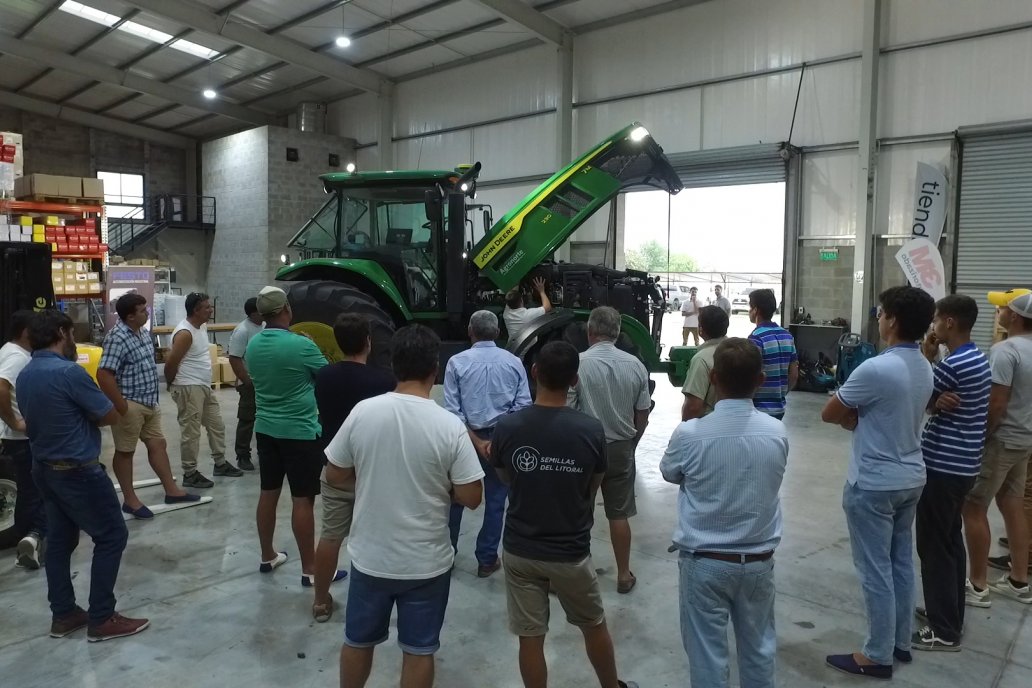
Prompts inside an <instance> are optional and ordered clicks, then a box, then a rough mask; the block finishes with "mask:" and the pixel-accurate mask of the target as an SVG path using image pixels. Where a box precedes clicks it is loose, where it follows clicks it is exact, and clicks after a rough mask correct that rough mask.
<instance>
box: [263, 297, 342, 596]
mask: <svg viewBox="0 0 1032 688" xmlns="http://www.w3.org/2000/svg"><path fill="white" fill-rule="evenodd" d="M256 305H257V307H258V312H259V313H261V314H262V317H263V318H264V319H265V329H264V330H262V331H261V332H259V333H258V334H256V335H255V336H254V337H252V338H251V341H250V342H249V343H248V345H247V351H246V353H245V354H244V361H245V363H246V364H247V371H248V373H249V374H250V375H251V381H252V383H253V384H254V395H255V406H256V412H255V421H254V432H255V437H256V438H257V444H258V471H259V475H260V476H261V494H260V496H259V497H258V509H257V513H256V520H257V526H258V541H259V543H260V545H261V549H262V553H261V563H260V565H259V567H258V570H259V571H261V572H262V573H270V572H271V571H272V570H273V569H275V568H276V567H278V566H280V565H281V564H283V563H284V562H285V561H286V560H287V553H286V552H277V551H276V549H275V548H274V547H273V545H272V540H273V536H274V535H275V534H276V507H277V505H278V504H279V497H280V491H281V490H282V489H283V479H284V478H286V479H287V482H288V483H289V484H290V496H291V499H292V501H293V509H292V511H291V518H290V524H291V527H292V528H293V531H294V540H295V541H296V542H297V549H298V553H299V555H300V557H301V585H302V586H304V587H311V585H312V584H313V575H314V573H315V497H316V495H318V494H319V476H320V474H321V473H322V465H323V458H322V457H323V452H322V444H321V443H320V442H319V435H320V434H321V432H322V428H321V426H320V425H319V409H318V408H317V406H316V403H315V376H316V374H317V373H318V372H319V370H321V369H322V368H323V367H324V366H325V365H326V359H325V358H324V357H323V355H322V352H321V351H319V347H317V346H316V345H315V343H314V342H313V341H312V340H311V339H308V338H307V337H305V336H303V335H300V334H295V333H294V332H291V331H290V321H291V318H292V317H293V313H292V312H291V310H290V303H289V302H288V301H287V295H286V293H285V292H284V291H283V290H282V289H279V288H278V287H264V288H263V289H262V290H261V291H260V292H258V301H257V303H256ZM340 578H343V575H341V576H339V577H336V578H335V580H339V579H340Z"/></svg>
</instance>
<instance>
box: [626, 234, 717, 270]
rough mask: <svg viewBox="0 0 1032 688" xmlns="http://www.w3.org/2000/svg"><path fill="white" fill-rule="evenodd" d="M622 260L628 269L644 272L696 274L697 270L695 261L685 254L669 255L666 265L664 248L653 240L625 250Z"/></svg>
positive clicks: (697, 266)
mask: <svg viewBox="0 0 1032 688" xmlns="http://www.w3.org/2000/svg"><path fill="white" fill-rule="evenodd" d="M624 259H625V261H626V263H627V267H628V268H631V269H633V270H644V271H645V272H696V271H697V270H698V269H699V265H698V263H697V262H696V261H695V259H694V258H692V257H691V256H689V255H688V254H686V253H671V254H670V262H669V264H668V263H667V250H666V247H665V246H663V244H661V243H659V242H658V241H655V240H651V241H646V242H645V243H644V244H642V245H641V246H639V247H638V248H630V249H627V250H626V251H624Z"/></svg>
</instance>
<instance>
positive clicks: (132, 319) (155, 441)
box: [97, 294, 200, 520]
mask: <svg viewBox="0 0 1032 688" xmlns="http://www.w3.org/2000/svg"><path fill="white" fill-rule="evenodd" d="M115 311H116V312H117V313H118V322H117V323H116V324H115V326H114V327H113V328H111V331H110V332H108V334H107V337H105V338H104V353H103V355H102V356H101V357H100V365H99V368H98V370H97V383H98V384H99V385H100V389H101V391H102V392H104V395H105V396H106V397H107V398H108V399H110V400H111V403H112V404H114V405H115V408H116V409H117V410H118V412H119V413H120V414H121V419H120V420H119V421H118V422H117V423H115V424H114V425H112V426H111V437H112V439H113V440H114V442H115V456H114V458H113V459H112V461H111V466H112V469H113V470H114V473H115V477H116V478H117V479H118V484H119V486H120V487H121V488H122V511H123V512H125V513H127V514H130V515H131V516H133V517H134V518H138V519H144V520H146V519H151V518H154V513H153V512H152V511H151V510H150V509H149V508H147V505H146V504H144V503H143V502H142V501H140V498H139V497H137V496H136V490H134V489H133V454H135V453H136V443H137V442H143V446H144V447H146V448H147V461H149V462H150V465H151V468H152V469H154V474H155V475H156V476H157V477H158V480H160V481H161V486H162V487H164V488H165V504H188V503H190V502H196V501H198V500H199V499H200V496H199V495H195V494H189V493H187V492H186V491H185V490H183V489H182V488H181V487H179V486H178V485H176V481H175V478H173V477H172V467H171V466H170V465H169V461H168V448H167V447H168V445H167V443H166V442H165V435H164V434H163V433H162V431H161V409H160V408H159V407H158V366H157V364H156V363H155V362H154V340H153V339H152V338H151V335H150V333H149V332H148V331H146V330H144V329H143V326H144V325H146V324H147V318H148V317H149V315H148V313H147V299H145V298H143V297H142V296H140V295H139V294H124V295H122V296H121V297H119V299H118V301H116V302H115Z"/></svg>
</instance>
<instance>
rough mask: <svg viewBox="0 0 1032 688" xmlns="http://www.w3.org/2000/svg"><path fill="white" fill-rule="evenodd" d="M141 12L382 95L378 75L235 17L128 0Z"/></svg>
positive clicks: (156, 0) (162, 0)
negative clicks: (271, 33)
mask: <svg viewBox="0 0 1032 688" xmlns="http://www.w3.org/2000/svg"><path fill="white" fill-rule="evenodd" d="M128 2H129V4H130V5H132V6H134V7H139V8H140V9H142V10H145V11H147V12H150V13H152V14H155V15H157V16H159V17H164V18H165V19H169V20H171V21H174V22H178V23H180V24H184V25H186V26H189V27H190V28H192V29H195V30H197V31H200V32H201V33H206V34H209V35H212V36H220V37H222V38H224V39H226V40H229V41H232V42H234V43H237V44H239V45H242V46H244V47H247V48H252V49H254V50H259V51H261V52H263V53H266V54H267V55H272V56H273V57H278V58H279V59H281V60H284V61H285V62H289V63H290V64H293V65H297V66H298V67H303V68H305V69H309V70H311V71H313V72H315V73H316V74H319V75H321V76H325V77H328V78H330V79H334V80H336V81H341V82H343V83H346V84H348V85H349V86H355V87H357V88H361V89H362V90H363V91H369V92H370V93H379V92H380V90H381V85H382V82H383V81H385V80H386V79H385V78H384V77H382V76H380V75H379V74H376V73H375V72H371V71H368V70H363V69H358V68H356V67H352V66H351V65H349V64H348V63H346V62H343V61H341V60H336V59H333V58H331V57H327V56H325V55H320V54H318V53H315V52H312V51H311V50H310V49H308V48H306V47H304V46H302V45H300V44H298V43H295V42H294V41H291V40H287V39H285V38H281V37H279V36H273V35H270V34H268V33H266V32H264V31H262V30H261V29H257V28H254V27H252V26H249V25H246V24H241V23H240V22H237V21H234V20H233V18H232V17H229V16H226V17H220V16H219V15H217V14H215V13H212V12H208V11H207V10H204V9H202V8H200V7H196V6H194V5H187V4H186V3H179V2H175V3H173V2H167V0H128Z"/></svg>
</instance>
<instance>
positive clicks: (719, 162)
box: [667, 143, 792, 188]
mask: <svg viewBox="0 0 1032 688" xmlns="http://www.w3.org/2000/svg"><path fill="white" fill-rule="evenodd" d="M791 152H792V147H791V146H789V145H788V144H786V143H763V144H757V145H755V146H737V147H734V148H721V149H718V150H704V151H692V152H689V153H673V154H669V153H668V154H667V159H668V160H670V164H671V165H672V166H673V168H674V171H676V172H677V174H678V176H680V177H681V182H682V183H683V184H684V186H685V188H693V187H694V188H697V187H703V186H734V185H737V184H772V183H774V182H783V181H786V180H787V178H788V173H787V170H786V163H787V161H788V160H789V159H790V158H791V157H792V154H791Z"/></svg>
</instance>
